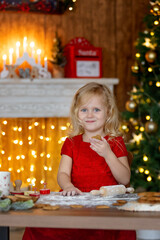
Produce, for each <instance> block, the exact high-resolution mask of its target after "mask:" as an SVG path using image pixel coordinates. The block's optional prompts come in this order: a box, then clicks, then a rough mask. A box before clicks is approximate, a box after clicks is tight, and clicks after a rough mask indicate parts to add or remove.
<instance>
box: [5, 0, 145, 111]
mask: <svg viewBox="0 0 160 240" xmlns="http://www.w3.org/2000/svg"><path fill="white" fill-rule="evenodd" d="M148 5H149V0H139V1H137V0H87V1H86V0H77V7H76V9H75V11H74V12H67V13H65V14H63V15H44V14H33V13H29V14H27V13H22V12H20V13H17V12H0V22H1V24H0V55H3V54H4V53H5V52H6V49H7V50H8V49H9V48H10V47H11V46H13V45H14V44H15V43H16V41H18V40H19V41H21V42H22V40H23V37H24V36H27V37H28V41H34V42H35V44H36V46H37V47H38V48H41V49H42V50H43V51H42V56H45V55H47V56H48V57H50V55H51V48H52V39H53V37H54V34H55V31H56V30H58V33H59V35H60V36H61V38H62V42H63V44H66V43H68V41H69V40H70V39H72V38H74V37H77V36H82V37H85V38H87V39H88V40H89V41H90V42H91V43H92V44H93V45H95V46H98V47H102V48H103V77H109V78H119V79H120V83H119V85H118V86H117V87H116V89H115V94H116V96H117V99H118V107H119V109H120V110H123V109H124V105H125V101H126V100H127V98H128V96H127V94H126V92H127V91H128V90H130V89H131V87H132V85H133V83H134V79H133V78H131V73H130V67H131V65H132V63H133V56H134V53H135V49H134V46H133V44H134V41H135V40H136V38H137V36H138V35H137V34H138V32H139V31H141V30H142V29H143V23H142V19H143V17H144V16H145V14H146V13H148ZM0 59H1V56H0ZM50 67H51V66H50ZM1 69H2V62H1V66H0V70H1Z"/></svg>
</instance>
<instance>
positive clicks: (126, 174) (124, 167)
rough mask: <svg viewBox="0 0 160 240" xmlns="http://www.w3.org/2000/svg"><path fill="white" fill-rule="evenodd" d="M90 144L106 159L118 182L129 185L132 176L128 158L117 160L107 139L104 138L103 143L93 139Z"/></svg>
mask: <svg viewBox="0 0 160 240" xmlns="http://www.w3.org/2000/svg"><path fill="white" fill-rule="evenodd" d="M90 142H91V146H90V147H91V148H92V149H93V150H94V151H95V152H97V153H98V154H99V155H100V156H101V157H104V159H105V161H106V163H107V164H108V166H109V168H110V169H111V172H112V174H113V176H114V178H115V179H116V181H117V182H118V183H121V184H124V185H127V184H128V183H129V181H130V176H131V173H130V167H129V164H128V159H127V157H120V158H117V157H116V155H115V154H114V152H113V151H112V150H111V148H110V145H109V144H108V142H107V141H106V139H105V138H102V141H101V140H97V139H91V140H90Z"/></svg>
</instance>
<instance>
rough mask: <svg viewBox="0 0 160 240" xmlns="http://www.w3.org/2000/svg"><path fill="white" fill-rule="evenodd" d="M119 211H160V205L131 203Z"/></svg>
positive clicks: (121, 207)
mask: <svg viewBox="0 0 160 240" xmlns="http://www.w3.org/2000/svg"><path fill="white" fill-rule="evenodd" d="M118 209H120V210H127V211H160V204H159V203H157V204H156V203H155V204H151V203H138V202H134V201H133V202H132V201H131V202H128V203H126V204H125V205H123V206H120V207H118Z"/></svg>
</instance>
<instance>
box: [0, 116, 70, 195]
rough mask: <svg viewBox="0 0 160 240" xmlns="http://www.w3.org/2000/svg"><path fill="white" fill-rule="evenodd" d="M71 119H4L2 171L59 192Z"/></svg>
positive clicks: (1, 124)
mask: <svg viewBox="0 0 160 240" xmlns="http://www.w3.org/2000/svg"><path fill="white" fill-rule="evenodd" d="M68 127H69V122H68V118H36V119H34V118H32V119H30V118H25V119H21V118H17V119H7V120H6V119H1V120H0V171H10V172H11V181H12V182H14V181H15V180H16V179H21V180H22V182H23V186H22V187H27V186H29V185H32V186H36V187H37V189H40V188H41V187H42V186H41V185H42V184H43V183H44V182H47V185H48V186H49V187H50V189H51V190H53V191H58V190H59V186H58V184H57V180H56V179H57V171H58V166H59V161H60V158H61V156H60V152H61V147H62V144H63V142H64V140H65V139H66V137H67V130H68Z"/></svg>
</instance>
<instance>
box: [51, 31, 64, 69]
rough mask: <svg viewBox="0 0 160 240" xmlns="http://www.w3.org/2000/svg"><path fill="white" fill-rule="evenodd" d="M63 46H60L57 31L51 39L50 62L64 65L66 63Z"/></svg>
mask: <svg viewBox="0 0 160 240" xmlns="http://www.w3.org/2000/svg"><path fill="white" fill-rule="evenodd" d="M63 50H64V47H63V46H62V41H61V38H60V37H59V36H58V33H57V32H56V33H55V38H54V39H53V46H52V59H51V60H50V62H51V63H52V64H55V65H59V66H61V67H64V66H65V64H66V58H65V56H64V54H63Z"/></svg>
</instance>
